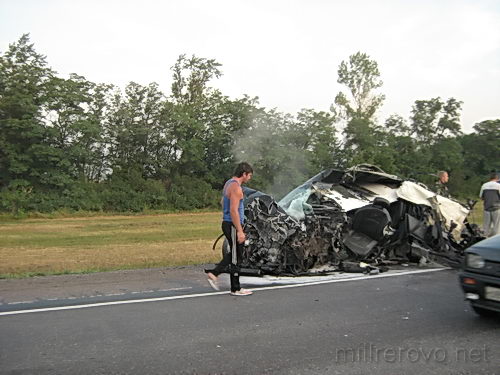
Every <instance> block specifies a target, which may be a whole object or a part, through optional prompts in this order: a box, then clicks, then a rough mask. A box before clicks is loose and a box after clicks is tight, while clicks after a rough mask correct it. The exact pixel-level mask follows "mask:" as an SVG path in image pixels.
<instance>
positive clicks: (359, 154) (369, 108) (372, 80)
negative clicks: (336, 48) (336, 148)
mask: <svg viewBox="0 0 500 375" xmlns="http://www.w3.org/2000/svg"><path fill="white" fill-rule="evenodd" d="M337 82H338V83H341V84H343V85H345V86H346V87H347V89H348V95H346V94H344V93H343V92H339V93H338V94H337V96H336V97H335V104H334V105H332V107H331V110H332V112H333V113H334V115H335V116H336V117H338V118H341V119H343V120H344V121H346V126H345V129H344V136H345V144H344V151H345V153H346V155H347V158H348V160H350V162H351V163H353V164H357V163H370V162H374V161H375V159H376V158H375V156H376V154H377V153H378V151H377V150H376V149H375V147H376V145H377V143H378V141H379V140H377V130H376V124H375V114H376V112H377V110H378V109H379V108H380V106H381V105H382V103H383V101H384V98H385V97H384V95H382V94H376V93H375V90H376V89H378V88H380V87H381V86H382V80H381V79H380V72H379V69H378V64H377V62H376V61H374V60H371V59H370V57H369V56H368V55H367V54H365V53H361V52H357V53H355V54H354V55H351V56H350V57H349V61H347V62H346V61H342V63H341V64H340V66H339V69H338V80H337Z"/></svg>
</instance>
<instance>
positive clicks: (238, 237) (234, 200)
mask: <svg viewBox="0 0 500 375" xmlns="http://www.w3.org/2000/svg"><path fill="white" fill-rule="evenodd" d="M252 175H253V169H252V167H251V166H250V164H248V163H240V164H238V166H237V167H236V170H235V171H234V176H233V177H232V178H231V179H229V180H228V181H226V183H225V184H224V190H223V191H222V232H223V233H224V235H225V236H226V239H227V241H228V243H229V248H230V252H228V253H225V254H224V257H223V258H222V260H221V262H220V263H219V264H217V266H216V267H215V268H214V270H213V271H212V272H208V273H207V276H208V282H209V283H210V285H211V286H212V288H214V289H215V290H219V286H218V283H217V281H218V276H219V274H221V273H222V272H225V271H226V269H227V268H228V267H229V274H230V279H231V294H232V295H234V296H248V295H250V294H252V292H251V291H250V290H246V289H242V288H241V287H240V277H239V270H238V264H239V263H240V262H241V256H242V254H243V246H244V243H245V232H243V222H244V220H245V214H244V208H243V190H242V189H241V185H242V184H244V183H245V182H248V181H250V179H251V178H252Z"/></svg>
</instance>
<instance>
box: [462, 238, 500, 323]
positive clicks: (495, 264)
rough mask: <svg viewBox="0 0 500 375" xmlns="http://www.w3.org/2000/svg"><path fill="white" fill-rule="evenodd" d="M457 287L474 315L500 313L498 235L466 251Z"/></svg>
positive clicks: (499, 250) (499, 242)
mask: <svg viewBox="0 0 500 375" xmlns="http://www.w3.org/2000/svg"><path fill="white" fill-rule="evenodd" d="M460 284H461V285H462V289H463V290H464V292H465V299H466V300H468V301H469V302H470V304H471V306H472V308H473V309H474V311H475V312H476V313H478V314H479V315H481V316H491V315H495V314H497V313H500V234H499V235H496V236H493V237H490V238H487V239H485V240H483V241H480V242H477V243H475V244H474V245H472V246H471V247H469V248H468V249H467V250H466V252H465V258H464V263H463V268H462V272H461V273H460Z"/></svg>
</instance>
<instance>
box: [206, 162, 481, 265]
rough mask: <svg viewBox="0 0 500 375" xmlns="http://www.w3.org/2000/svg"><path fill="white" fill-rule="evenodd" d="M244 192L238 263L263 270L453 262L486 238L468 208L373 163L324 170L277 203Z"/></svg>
mask: <svg viewBox="0 0 500 375" xmlns="http://www.w3.org/2000/svg"><path fill="white" fill-rule="evenodd" d="M244 193H245V216H246V222H245V227H244V230H245V233H246V237H247V241H246V246H245V251H244V254H243V259H242V264H241V267H242V268H243V269H247V270H254V271H256V272H257V273H260V274H270V275H306V274H311V273H315V274H316V273H321V272H332V271H346V272H367V273H368V272H370V273H371V272H379V271H384V270H386V269H387V267H389V266H392V265H397V264H408V263H418V264H421V265H422V264H427V263H431V262H434V263H439V264H445V265H450V266H455V267H458V266H459V264H460V262H461V259H462V258H463V254H464V250H465V249H466V248H467V247H469V246H471V245H472V244H474V243H475V242H477V241H479V240H482V239H483V237H482V235H481V232H480V230H479V229H478V227H477V226H475V225H473V224H469V223H468V222H467V215H468V213H469V208H468V207H466V206H464V205H463V204H461V203H459V202H457V201H455V200H452V199H449V198H445V197H442V196H440V195H437V194H436V193H434V192H432V191H431V190H429V189H428V188H427V187H426V186H424V185H422V184H420V183H417V182H413V181H407V180H403V179H401V178H399V177H397V176H394V175H390V174H387V173H385V172H384V171H382V170H381V169H380V168H378V167H375V166H371V165H359V166H356V167H353V168H350V169H348V170H345V171H343V170H338V169H329V170H325V171H322V172H321V173H319V174H317V175H316V176H314V177H312V178H311V179H309V180H308V181H306V182H305V183H303V184H302V185H300V186H299V187H297V188H295V189H294V190H292V191H291V192H290V193H288V194H287V195H286V196H285V197H284V198H283V199H281V200H280V201H279V202H277V201H275V200H274V198H273V197H272V196H270V195H267V194H264V193H262V192H258V191H255V190H251V189H246V190H245V191H244ZM214 246H215V245H214ZM223 249H226V250H223V251H227V244H226V245H225V246H223Z"/></svg>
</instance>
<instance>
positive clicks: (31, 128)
mask: <svg viewBox="0 0 500 375" xmlns="http://www.w3.org/2000/svg"><path fill="white" fill-rule="evenodd" d="M53 76H54V72H53V71H52V70H51V69H50V68H48V67H47V63H46V61H45V56H43V55H41V54H39V53H37V52H36V51H35V49H34V47H33V44H30V42H29V35H28V34H25V35H23V36H22V37H21V38H20V39H19V40H18V41H17V42H16V43H13V44H11V45H9V49H8V50H7V51H6V52H5V53H4V54H3V55H2V56H1V57H0V187H2V188H6V187H9V186H10V187H11V188H13V189H15V187H16V186H24V187H28V186H39V185H40V184H43V183H44V182H46V181H44V179H45V176H47V174H49V172H50V171H51V170H54V168H55V167H56V166H55V165H54V164H55V162H57V161H55V160H54V159H53V156H54V155H53V152H52V150H51V149H50V145H49V144H48V143H47V142H46V140H47V127H46V126H45V123H44V114H45V113H46V105H47V101H48V95H49V90H48V87H49V85H48V84H49V82H50V81H51V80H52V79H53ZM28 190H29V188H28Z"/></svg>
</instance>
